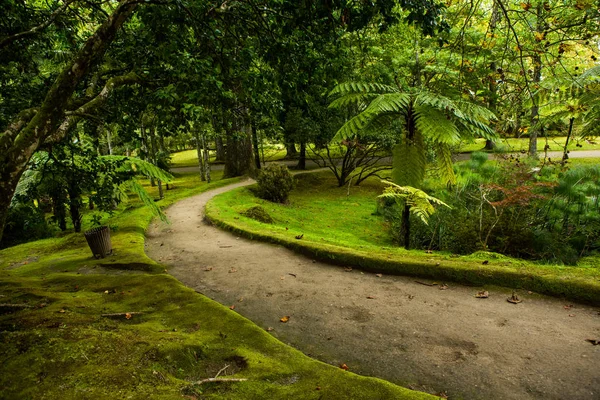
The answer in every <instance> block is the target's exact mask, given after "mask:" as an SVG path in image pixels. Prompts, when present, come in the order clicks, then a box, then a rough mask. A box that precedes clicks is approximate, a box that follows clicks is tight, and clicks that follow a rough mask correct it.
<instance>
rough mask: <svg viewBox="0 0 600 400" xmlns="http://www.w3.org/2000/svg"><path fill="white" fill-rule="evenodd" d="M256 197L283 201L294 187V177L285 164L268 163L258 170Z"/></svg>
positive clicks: (277, 201) (276, 201) (278, 201)
mask: <svg viewBox="0 0 600 400" xmlns="http://www.w3.org/2000/svg"><path fill="white" fill-rule="evenodd" d="M256 181H257V182H258V189H257V191H256V193H257V195H258V197H260V198H261V199H265V200H269V201H272V202H275V203H285V202H286V201H287V199H288V196H289V194H290V192H291V191H292V189H293V188H294V177H293V176H292V174H291V173H290V171H288V169H287V167H286V166H285V165H281V164H270V165H268V166H267V167H266V168H264V169H263V170H261V171H260V173H259V174H258V178H257V179H256Z"/></svg>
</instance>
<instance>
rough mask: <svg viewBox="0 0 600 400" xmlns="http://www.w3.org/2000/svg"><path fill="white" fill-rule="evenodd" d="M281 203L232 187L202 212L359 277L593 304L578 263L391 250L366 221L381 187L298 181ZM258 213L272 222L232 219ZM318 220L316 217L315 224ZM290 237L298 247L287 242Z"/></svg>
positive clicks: (383, 232) (587, 273) (372, 218)
mask: <svg viewBox="0 0 600 400" xmlns="http://www.w3.org/2000/svg"><path fill="white" fill-rule="evenodd" d="M297 177H298V188H297V189H296V190H295V191H294V192H292V194H291V196H290V201H289V204H287V205H278V204H273V203H269V202H266V201H263V200H261V199H258V198H256V197H255V196H253V195H252V192H251V191H250V190H249V189H248V188H240V189H236V190H234V191H231V192H228V193H224V194H222V195H219V196H217V197H215V198H214V199H213V200H212V201H210V202H209V203H208V205H207V207H206V215H207V217H208V218H209V219H210V220H211V221H212V222H213V223H215V224H216V225H218V226H220V227H222V228H225V229H228V230H231V231H233V232H235V233H237V234H239V235H244V236H246V237H249V238H252V239H258V240H264V241H268V242H272V243H276V244H280V245H283V246H286V247H288V248H290V249H292V250H295V251H298V252H301V253H304V254H307V255H309V256H310V257H314V258H318V259H321V260H324V261H328V262H332V263H336V264H340V265H352V266H357V267H361V268H363V269H365V270H369V271H374V272H380V273H389V274H402V275H411V276H419V277H424V278H432V279H443V280H449V281H454V282H463V283H469V284H474V285H486V284H493V285H499V286H504V287H508V288H514V289H521V288H522V289H526V290H531V291H534V292H538V293H543V294H548V295H553V296H564V297H566V298H569V299H573V300H579V301H584V302H588V303H592V304H600V265H599V264H598V262H597V259H596V262H590V261H589V260H585V261H586V262H585V263H583V262H582V263H580V265H579V266H577V267H571V266H568V267H567V266H559V265H545V264H538V263H533V262H525V261H522V260H518V259H513V258H510V257H505V256H498V255H495V254H490V253H487V252H478V253H475V254H472V255H470V256H463V257H459V256H455V255H452V254H449V253H443V252H435V253H433V254H428V253H427V252H425V251H419V250H411V251H407V250H405V249H403V248H399V247H397V246H394V245H393V244H392V243H391V240H390V238H389V236H388V234H387V229H386V226H385V223H384V221H383V220H382V218H381V217H379V216H377V215H374V214H375V210H376V207H377V205H376V196H377V195H378V194H380V193H381V190H382V185H381V183H380V182H378V181H376V180H372V181H366V182H364V184H363V185H361V187H350V190H349V192H348V188H337V187H336V185H335V180H334V179H333V177H331V176H330V175H329V174H328V173H323V174H321V173H320V174H319V175H318V177H319V178H320V180H319V181H318V182H316V183H315V176H311V177H310V178H308V175H307V178H306V179H305V178H304V177H303V176H297ZM255 206H262V207H264V208H265V209H266V210H267V211H268V212H269V214H270V215H271V216H272V217H273V218H274V219H275V220H276V221H277V223H276V224H269V225H267V224H262V223H260V222H257V221H255V220H253V219H249V218H245V217H240V216H239V211H240V210H246V209H249V208H251V207H255ZM315 216H318V218H315ZM298 235H304V236H302V239H301V240H297V239H295V237H296V236H298Z"/></svg>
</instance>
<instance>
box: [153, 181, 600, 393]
mask: <svg viewBox="0 0 600 400" xmlns="http://www.w3.org/2000/svg"><path fill="white" fill-rule="evenodd" d="M250 183H252V182H251V181H245V182H241V183H238V184H234V185H230V186H227V187H224V188H220V189H216V190H213V191H210V192H206V193H203V194H200V195H198V196H195V197H191V198H188V199H185V200H182V201H180V202H178V203H176V204H174V205H173V206H171V207H170V208H169V209H168V210H167V211H166V213H167V215H168V217H169V219H170V221H171V224H170V225H167V224H164V223H161V222H160V221H155V222H154V223H153V224H152V225H151V227H150V228H149V231H148V233H147V236H148V238H147V241H146V251H147V253H148V255H149V256H150V257H152V258H153V259H155V260H157V261H159V262H161V263H163V264H164V265H168V266H169V267H170V268H169V272H170V273H171V274H173V275H174V276H175V277H177V278H178V279H179V280H181V281H182V282H183V283H184V284H186V285H187V286H189V287H191V288H194V289H196V290H197V291H198V292H200V293H203V294H204V295H206V296H208V297H210V298H212V299H215V300H216V301H219V302H220V303H222V304H224V305H227V306H235V307H234V311H232V312H238V313H240V314H242V315H244V316H245V317H247V318H249V319H251V320H252V321H254V322H255V323H256V324H257V325H259V326H262V327H263V328H265V329H267V330H269V331H270V332H271V333H272V334H273V335H274V336H276V337H277V338H279V339H280V340H282V341H283V342H285V343H288V344H290V345H292V346H294V347H296V348H298V349H300V350H301V351H303V352H304V353H306V354H309V355H310V356H312V357H314V358H317V359H319V360H322V361H325V362H328V363H331V364H334V365H336V364H340V363H345V364H347V365H348V367H349V368H350V370H351V371H353V372H356V373H359V374H363V375H371V376H377V377H380V378H383V379H387V380H389V381H391V382H394V383H398V384H400V385H403V386H407V387H410V388H413V389H417V390H422V391H427V392H430V393H446V394H447V395H448V396H449V398H450V399H461V398H464V399H519V400H523V399H545V400H548V399H557V400H558V399H569V400H576V399H600V345H598V346H594V345H592V344H591V343H590V342H587V341H586V339H600V310H599V309H598V308H595V307H590V306H586V305H580V304H572V302H567V301H564V300H560V299H555V298H549V297H544V296H539V295H536V294H531V293H527V292H524V291H522V292H520V293H519V296H520V297H521V299H522V300H523V302H522V303H520V304H510V303H508V302H507V301H506V299H507V297H509V296H510V294H511V293H510V291H509V290H507V289H497V288H486V289H488V290H489V292H490V296H489V298H488V299H477V298H475V297H474V295H475V294H476V293H477V292H478V291H479V290H482V289H483V288H477V287H467V286H461V285H458V284H453V283H450V282H448V287H447V288H446V289H445V290H441V289H442V286H441V285H435V286H426V285H424V284H421V283H417V282H415V279H413V278H407V277H399V276H385V275H384V276H381V277H378V276H377V275H375V274H372V273H366V272H365V273H363V272H361V271H358V270H356V269H354V270H349V271H346V270H345V269H344V268H341V267H338V266H332V265H328V264H325V263H321V262H315V261H313V260H311V259H309V258H306V257H304V256H301V255H298V254H295V253H293V252H291V251H289V250H287V249H285V248H282V247H279V246H274V245H270V244H265V243H260V242H255V241H250V240H246V239H243V238H238V237H236V236H235V235H232V234H230V233H228V232H224V231H222V230H219V229H217V228H215V227H213V226H210V225H208V224H206V223H204V222H203V212H204V211H203V210H204V206H205V205H206V202H207V201H208V200H210V199H211V198H212V197H213V196H215V195H217V194H219V193H223V192H225V191H228V190H231V189H233V188H235V187H239V186H243V185H247V184H250ZM284 316H289V317H290V319H289V322H287V323H282V322H280V318H282V317H284Z"/></svg>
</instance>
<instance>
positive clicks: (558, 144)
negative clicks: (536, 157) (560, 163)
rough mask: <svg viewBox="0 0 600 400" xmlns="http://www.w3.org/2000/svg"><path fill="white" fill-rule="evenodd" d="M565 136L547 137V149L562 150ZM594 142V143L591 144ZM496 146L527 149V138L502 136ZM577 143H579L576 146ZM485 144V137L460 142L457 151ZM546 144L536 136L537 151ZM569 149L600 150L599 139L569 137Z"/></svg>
mask: <svg viewBox="0 0 600 400" xmlns="http://www.w3.org/2000/svg"><path fill="white" fill-rule="evenodd" d="M566 140H567V138H566V136H560V137H549V138H548V145H549V146H550V148H549V150H548V151H563V150H564V146H565V142H566ZM593 143H595V144H593ZM496 144H497V146H498V148H497V150H496V151H498V152H520V151H527V149H528V148H529V138H522V139H517V138H504V139H500V140H499V141H498V142H496ZM577 144H579V145H581V147H578V146H577ZM484 146H485V139H476V140H475V142H473V143H464V144H462V145H461V146H460V147H459V149H458V152H461V153H470V152H473V151H481V149H483V147H484ZM545 146H546V138H543V137H542V138H538V140H537V148H538V152H540V153H542V152H543V151H544V147H545ZM569 150H570V151H578V150H600V141H597V140H594V141H593V142H592V143H588V142H586V141H585V140H579V141H578V140H576V139H571V141H569Z"/></svg>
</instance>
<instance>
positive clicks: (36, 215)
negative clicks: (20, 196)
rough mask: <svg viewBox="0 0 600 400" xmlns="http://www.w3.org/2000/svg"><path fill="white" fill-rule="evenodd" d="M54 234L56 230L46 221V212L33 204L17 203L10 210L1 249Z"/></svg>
mask: <svg viewBox="0 0 600 400" xmlns="http://www.w3.org/2000/svg"><path fill="white" fill-rule="evenodd" d="M54 233H55V229H53V228H52V227H51V226H50V225H49V224H48V222H47V221H46V217H45V215H44V211H43V210H41V209H40V208H39V207H36V206H35V205H34V204H33V202H28V203H15V204H13V205H12V206H11V207H10V209H9V212H8V218H7V221H6V228H5V229H4V236H3V238H2V242H1V244H2V246H0V247H8V246H13V245H15V244H17V243H22V242H26V241H32V240H39V239H44V238H47V237H50V236H52V235H53V234H54Z"/></svg>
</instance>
